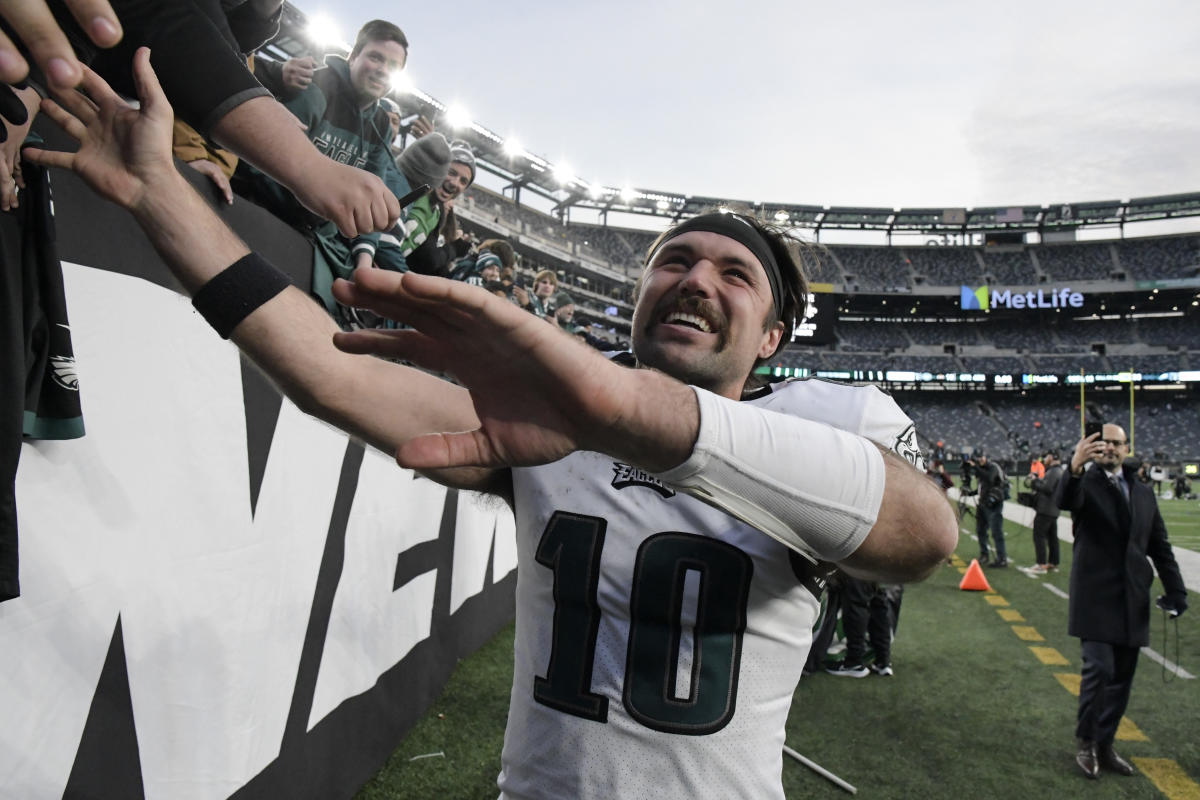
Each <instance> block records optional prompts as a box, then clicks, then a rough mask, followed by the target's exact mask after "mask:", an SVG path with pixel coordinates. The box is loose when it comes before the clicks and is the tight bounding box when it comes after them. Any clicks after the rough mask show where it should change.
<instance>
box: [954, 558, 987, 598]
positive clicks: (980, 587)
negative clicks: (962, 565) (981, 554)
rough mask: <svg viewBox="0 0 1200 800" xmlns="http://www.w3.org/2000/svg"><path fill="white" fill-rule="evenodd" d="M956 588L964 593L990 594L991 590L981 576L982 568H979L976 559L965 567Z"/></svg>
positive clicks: (985, 579)
mask: <svg viewBox="0 0 1200 800" xmlns="http://www.w3.org/2000/svg"><path fill="white" fill-rule="evenodd" d="M958 588H959V589H962V590H963V591H966V592H990V591H991V590H992V587H991V586H990V585H989V584H988V582H987V578H985V577H984V576H983V567H981V566H979V559H978V558H972V559H971V565H970V566H969V567H967V571H966V573H965V574H964V575H963V579H962V581H961V582H960V583H959V584H958Z"/></svg>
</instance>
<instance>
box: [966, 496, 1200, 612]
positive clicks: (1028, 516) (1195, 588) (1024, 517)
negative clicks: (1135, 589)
mask: <svg viewBox="0 0 1200 800" xmlns="http://www.w3.org/2000/svg"><path fill="white" fill-rule="evenodd" d="M946 495H947V496H948V497H950V498H951V499H952V500H954V502H956V503H957V502H958V487H957V486H955V487H953V488H951V489H947V490H946ZM964 502H966V504H967V505H970V506H973V505H975V498H974V497H971V496H968V497H967V498H965V501H964ZM1004 518H1005V519H1007V520H1011V521H1012V522H1015V523H1017V524H1018V525H1024V526H1025V527H1027V528H1032V527H1033V509H1032V508H1029V507H1028V506H1023V505H1021V504H1020V503H1018V502H1017V501H1016V500H1006V501H1005V502H1004ZM968 535H972V536H973V535H974V532H973V531H972V532H971V533H970V534H968ZM1167 535H1168V536H1170V535H1171V531H1170V530H1168V531H1167ZM1058 538H1059V539H1060V540H1062V541H1064V542H1066V543H1067V544H1073V543H1074V542H1075V537H1074V536H1072V535H1071V516H1070V515H1069V514H1064V515H1062V516H1060V517H1059V518H1058ZM1172 549H1173V550H1174V551H1175V560H1176V561H1177V562H1179V572H1180V574H1181V575H1183V584H1184V586H1186V587H1188V591H1189V592H1192V593H1195V592H1200V553H1197V552H1196V551H1195V550H1187V549H1185V548H1182V547H1178V546H1174V545H1173V546H1172Z"/></svg>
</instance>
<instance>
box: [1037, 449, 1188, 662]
mask: <svg viewBox="0 0 1200 800" xmlns="http://www.w3.org/2000/svg"><path fill="white" fill-rule="evenodd" d="M1123 470H1124V475H1125V482H1126V484H1127V485H1128V486H1129V502H1126V501H1125V497H1124V495H1123V494H1122V493H1121V490H1120V489H1119V488H1117V487H1116V486H1115V485H1114V484H1113V482H1112V481H1111V480H1110V479H1109V477H1108V473H1107V472H1105V471H1104V470H1103V469H1100V468H1099V467H1096V466H1093V467H1091V468H1089V469H1087V470H1085V471H1084V473H1083V475H1082V476H1081V477H1078V478H1077V477H1075V476H1073V475H1072V474H1071V473H1070V470H1069V469H1068V470H1067V471H1065V472H1064V473H1063V477H1062V480H1060V481H1059V482H1058V507H1059V508H1061V509H1062V510H1064V511H1070V512H1071V529H1072V532H1073V533H1074V535H1075V544H1074V546H1073V547H1074V549H1073V553H1074V559H1073V561H1072V563H1071V599H1070V616H1069V623H1068V629H1067V630H1068V633H1070V634H1071V635H1072V636H1077V637H1079V638H1080V639H1093V640H1096V641H1101V642H1108V643H1110V644H1119V645H1125V646H1128V647H1142V646H1145V645H1147V644H1149V643H1150V585H1151V582H1152V581H1153V579H1154V573H1153V572H1152V571H1151V569H1150V564H1149V563H1147V561H1146V557H1147V556H1149V558H1150V560H1151V561H1153V562H1154V568H1155V569H1156V570H1158V576H1159V578H1160V579H1161V580H1162V583H1163V587H1164V588H1165V589H1166V594H1167V595H1168V596H1169V597H1175V596H1184V597H1186V595H1187V589H1186V588H1185V587H1184V585H1183V578H1182V577H1181V576H1180V574H1179V565H1178V564H1176V563H1175V554H1174V553H1173V552H1172V551H1171V545H1170V544H1169V543H1168V542H1167V529H1166V526H1165V525H1163V520H1162V516H1161V515H1160V514H1159V513H1158V503H1157V501H1156V500H1155V498H1154V492H1153V491H1152V490H1151V489H1150V487H1148V486H1146V485H1144V484H1142V483H1139V482H1138V481H1137V477H1136V474H1135V471H1134V470H1131V469H1129V468H1127V467H1124V468H1123Z"/></svg>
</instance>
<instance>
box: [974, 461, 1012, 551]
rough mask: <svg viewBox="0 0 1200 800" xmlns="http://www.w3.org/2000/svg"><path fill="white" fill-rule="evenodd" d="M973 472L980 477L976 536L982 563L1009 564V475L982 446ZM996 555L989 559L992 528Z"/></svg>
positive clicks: (976, 512) (977, 477) (976, 507)
mask: <svg viewBox="0 0 1200 800" xmlns="http://www.w3.org/2000/svg"><path fill="white" fill-rule="evenodd" d="M974 461H975V465H974V467H972V470H971V471H972V472H974V473H975V478H976V479H977V480H978V481H979V499H978V502H977V504H976V506H975V536H976V538H978V539H979V563H980V564H981V565H983V566H991V567H1007V566H1008V551H1007V550H1005V548H1004V496H1005V494H1007V492H1006V491H1005V489H1006V487H1007V486H1008V477H1007V476H1005V474H1004V470H1002V469H1000V465H999V464H996V463H994V462H992V461H991V460H990V459H989V458H988V455H987V453H986V452H985V451H983V450H982V449H979V450H976V451H975V458H974ZM989 528H990V529H991V532H992V544H993V545H994V547H995V550H996V557H995V558H994V559H992V560H991V561H990V562H989V560H988V529H989Z"/></svg>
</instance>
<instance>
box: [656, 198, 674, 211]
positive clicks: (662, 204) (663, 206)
mask: <svg viewBox="0 0 1200 800" xmlns="http://www.w3.org/2000/svg"><path fill="white" fill-rule="evenodd" d="M654 205H655V206H657V207H658V210H659V211H666V210H667V209H668V208H670V204H669V203H668V202H667V201H666V200H659V201H658V202H657V203H655V204H654Z"/></svg>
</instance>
